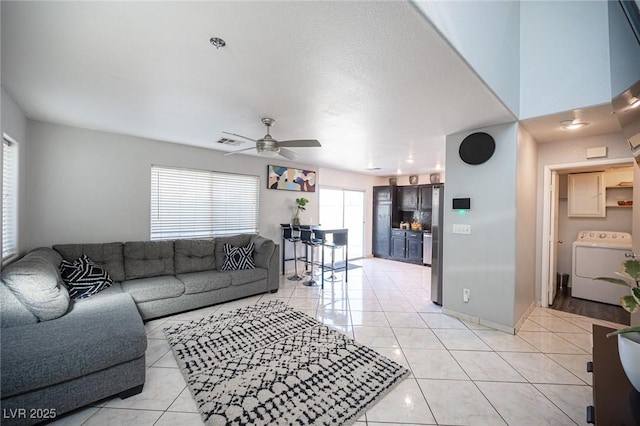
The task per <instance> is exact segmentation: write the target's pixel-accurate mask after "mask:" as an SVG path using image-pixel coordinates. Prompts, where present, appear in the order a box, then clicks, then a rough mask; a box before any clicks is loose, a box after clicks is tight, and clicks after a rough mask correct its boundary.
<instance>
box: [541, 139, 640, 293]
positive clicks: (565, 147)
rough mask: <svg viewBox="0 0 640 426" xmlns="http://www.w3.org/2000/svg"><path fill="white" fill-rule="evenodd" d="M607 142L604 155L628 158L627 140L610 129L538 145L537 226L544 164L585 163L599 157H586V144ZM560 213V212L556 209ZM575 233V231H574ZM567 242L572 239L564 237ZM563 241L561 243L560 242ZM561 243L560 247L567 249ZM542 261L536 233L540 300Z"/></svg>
mask: <svg viewBox="0 0 640 426" xmlns="http://www.w3.org/2000/svg"><path fill="white" fill-rule="evenodd" d="M601 146H606V147H607V148H608V151H607V152H608V156H607V158H606V159H618V158H619V159H625V160H626V159H630V157H631V151H630V150H629V146H628V145H627V141H626V140H625V138H624V136H623V135H622V134H621V133H609V134H605V135H598V136H591V137H586V138H576V139H570V140H565V141H557V142H549V143H543V144H539V145H538V174H537V175H538V178H537V179H538V184H537V188H538V190H537V201H536V204H537V206H538V207H537V211H538V212H539V214H538V218H537V224H536V227H537V229H540V230H541V229H542V209H543V197H544V188H543V178H544V167H545V166H554V165H562V164H574V163H583V164H585V165H588V164H589V163H590V162H591V163H593V162H594V161H598V160H602V159H594V160H587V158H586V154H587V149H588V148H595V147H601ZM559 214H562V213H559ZM574 237H575V235H574ZM563 241H565V242H566V243H567V244H568V245H570V244H571V243H572V242H573V241H566V240H564V239H563ZM563 245H564V244H563ZM566 249H567V248H566V247H562V250H566ZM541 265H542V234H541V232H538V233H537V236H536V290H535V294H536V300H538V301H539V300H540V297H541V295H540V291H541V290H540V289H541V279H542V278H541V276H540V270H541V267H542V266H541Z"/></svg>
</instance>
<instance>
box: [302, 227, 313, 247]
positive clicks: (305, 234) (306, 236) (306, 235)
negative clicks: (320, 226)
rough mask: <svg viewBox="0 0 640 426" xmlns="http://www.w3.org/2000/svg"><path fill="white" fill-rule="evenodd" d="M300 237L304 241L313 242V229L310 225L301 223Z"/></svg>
mask: <svg viewBox="0 0 640 426" xmlns="http://www.w3.org/2000/svg"><path fill="white" fill-rule="evenodd" d="M300 239H301V240H302V241H303V242H308V243H311V242H313V231H312V230H311V226H310V225H300Z"/></svg>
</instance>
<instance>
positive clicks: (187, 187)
mask: <svg viewBox="0 0 640 426" xmlns="http://www.w3.org/2000/svg"><path fill="white" fill-rule="evenodd" d="M259 185H260V182H259V178H258V177H257V176H247V175H237V174H230V173H220V172H213V171H203V170H191V169H178V168H171V167H166V166H151V239H152V240H154V239H171V238H206V237H212V236H216V235H229V234H237V233H247V232H249V233H257V232H258V223H259V222H258V217H259V210H258V208H259V206H258V204H259V194H260V187H259Z"/></svg>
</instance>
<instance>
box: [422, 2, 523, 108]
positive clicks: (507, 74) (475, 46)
mask: <svg viewBox="0 0 640 426" xmlns="http://www.w3.org/2000/svg"><path fill="white" fill-rule="evenodd" d="M414 3H415V5H416V7H417V8H418V10H420V11H421V12H422V13H423V14H424V15H425V16H426V17H427V18H428V19H429V20H430V21H431V22H432V23H433V24H434V26H435V27H436V28H437V29H438V31H440V32H441V33H442V35H443V36H444V37H445V38H446V39H447V40H448V41H449V43H450V44H451V45H452V46H453V47H454V48H455V49H456V50H457V51H458V52H459V53H460V55H461V56H462V57H463V58H464V60H465V61H467V62H468V63H469V64H470V65H471V67H472V68H473V69H474V70H475V71H476V72H477V73H478V75H479V76H480V78H482V79H483V80H484V81H485V82H486V83H487V86H488V87H490V88H491V90H493V91H494V92H495V93H496V95H497V96H498V97H499V98H500V99H502V101H503V102H504V104H505V105H506V106H507V107H508V108H509V109H510V110H511V111H512V112H513V113H514V114H515V115H516V116H517V115H519V109H520V71H519V70H520V2H517V1H482V2H477V1H475V2H471V1H466V2H464V1H414Z"/></svg>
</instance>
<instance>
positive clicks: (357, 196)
mask: <svg viewBox="0 0 640 426" xmlns="http://www.w3.org/2000/svg"><path fill="white" fill-rule="evenodd" d="M364 215H365V209H364V191H352V190H347V189H334V188H323V187H321V188H320V221H319V223H320V224H321V225H322V226H323V227H330V228H347V229H348V230H349V260H352V259H359V258H362V257H364ZM339 253H340V250H337V251H336V260H344V259H343V257H342V254H339Z"/></svg>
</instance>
